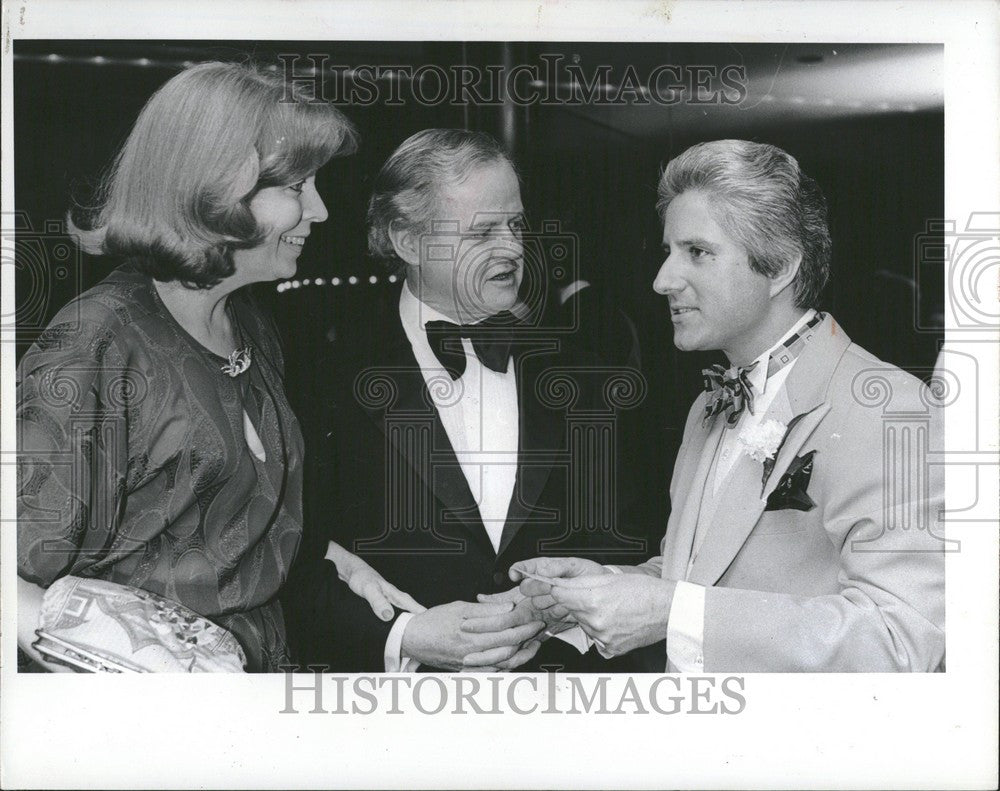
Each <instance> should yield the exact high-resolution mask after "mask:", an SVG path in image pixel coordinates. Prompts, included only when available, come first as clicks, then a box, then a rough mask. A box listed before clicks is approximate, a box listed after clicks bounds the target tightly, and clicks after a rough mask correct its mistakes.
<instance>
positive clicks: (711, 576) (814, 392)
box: [689, 316, 851, 585]
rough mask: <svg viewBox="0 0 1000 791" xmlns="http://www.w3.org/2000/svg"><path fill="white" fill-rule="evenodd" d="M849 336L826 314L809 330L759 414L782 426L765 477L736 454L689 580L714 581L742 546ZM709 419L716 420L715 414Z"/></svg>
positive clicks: (812, 421)
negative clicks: (774, 393)
mask: <svg viewBox="0 0 1000 791" xmlns="http://www.w3.org/2000/svg"><path fill="white" fill-rule="evenodd" d="M850 342H851V341H850V338H848V337H847V334H846V333H845V332H844V331H843V330H842V329H840V327H838V326H837V324H836V322H835V321H834V320H833V318H832V317H831V316H827V317H826V318H825V319H824V320H823V321H822V322H820V324H819V325H818V326H817V327H816V329H815V330H814V336H813V338H812V340H811V341H810V342H809V343H808V344H807V345H806V347H805V348H804V349H803V350H802V353H801V354H800V355H799V358H798V360H796V362H795V366H794V367H793V368H792V371H791V373H790V374H789V375H788V379H787V380H786V381H785V386H784V388H783V389H782V391H780V392H779V393H778V395H777V396H776V397H775V399H774V401H773V402H772V403H771V406H770V408H769V409H768V411H767V413H766V414H765V416H764V419H765V420H777V421H780V422H781V423H784V424H785V425H786V426H788V431H787V433H786V435H785V439H784V443H783V444H782V446H781V448H780V449H779V451H778V454H777V456H776V458H775V465H774V467H773V469H772V470H771V473H770V475H769V477H768V479H767V482H766V484H762V477H763V466H762V464H761V463H760V462H757V461H754V460H753V459H752V458H751V457H750V456H749V455H747V454H745V453H744V454H741V455H740V459H739V460H738V461H737V462H736V463H735V465H734V467H733V470H732V471H731V472H730V474H729V476H728V477H727V479H726V480H725V481H723V483H722V486H721V487H720V490H719V498H720V502H719V504H718V507H717V508H716V510H715V513H714V515H713V517H712V523H711V524H710V525H709V527H708V530H707V531H706V533H705V538H704V540H703V543H702V546H701V549H700V551H699V553H698V557H697V558H696V559H695V562H694V565H693V566H692V568H691V574H690V577H689V578H690V580H691V582H694V583H697V584H700V585H714V584H716V583H717V582H718V581H719V579H720V578H721V577H722V575H723V574H725V572H726V569H727V568H729V565H730V564H731V563H732V561H733V559H734V558H735V557H736V555H737V554H738V553H739V551H740V549H741V548H742V547H743V544H744V543H745V542H746V540H747V538H748V537H749V536H750V533H751V532H752V531H753V529H754V527H755V526H756V524H757V522H758V521H759V520H760V517H761V514H763V512H764V507H765V506H766V504H767V497H768V496H769V495H770V493H771V492H772V491H774V488H775V487H776V486H777V485H778V482H779V481H780V480H781V476H782V475H784V473H785V471H786V470H787V469H788V466H789V465H790V464H791V462H792V460H793V459H794V458H795V457H796V456H797V455H799V451H801V450H802V446H803V445H804V444H805V443H806V441H807V440H808V439H809V437H810V436H811V435H812V433H813V432H814V431H815V430H816V427H817V426H818V425H819V423H820V421H822V419H823V418H824V417H825V416H826V414H827V413H828V412H829V411H830V404H829V403H826V397H827V389H828V388H829V385H830V379H831V377H832V375H833V371H834V369H835V368H836V366H837V363H838V362H839V361H840V358H841V357H842V356H843V354H844V352H845V351H846V349H847V347H848V346H849V345H850ZM715 422H716V423H722V421H721V420H719V419H716V420H715Z"/></svg>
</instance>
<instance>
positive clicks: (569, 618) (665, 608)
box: [510, 558, 676, 657]
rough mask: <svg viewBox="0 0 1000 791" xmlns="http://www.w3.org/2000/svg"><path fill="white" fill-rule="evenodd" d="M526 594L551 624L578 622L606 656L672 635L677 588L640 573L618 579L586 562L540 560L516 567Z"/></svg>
mask: <svg viewBox="0 0 1000 791" xmlns="http://www.w3.org/2000/svg"><path fill="white" fill-rule="evenodd" d="M510 577H511V579H512V580H514V581H515V582H520V583H521V584H520V588H519V591H520V593H521V594H522V595H523V596H525V597H527V598H528V599H530V601H531V607H532V609H533V610H534V611H535V612H538V613H540V614H541V615H542V616H543V617H545V618H546V619H547V620H548V621H550V622H551V621H556V622H562V623H567V622H568V623H575V624H578V625H579V626H580V628H582V629H583V631H584V633H586V635H587V636H588V637H589V638H590V639H591V640H592V641H593V642H594V643H595V644H596V645H597V647H598V649H599V650H600V652H601V654H602V655H603V656H605V657H612V656H620V655H622V654H625V653H627V652H629V651H632V650H634V649H636V648H641V647H642V646H646V645H651V644H653V643H656V642H658V641H660V640H663V639H665V638H666V636H667V622H668V618H669V615H670V605H671V604H672V602H673V596H674V588H675V585H676V583H674V582H673V581H671V580H664V579H661V578H660V577H659V576H653V575H651V574H647V573H644V572H643V571H641V570H639V569H635V568H629V569H628V571H627V572H625V573H620V574H616V573H614V572H613V571H611V570H610V569H608V568H607V567H605V566H601V565H600V564H598V563H595V562H593V561H591V560H584V559H582V558H534V559H532V560H524V561H520V562H518V563H515V564H514V565H513V566H511V569H510Z"/></svg>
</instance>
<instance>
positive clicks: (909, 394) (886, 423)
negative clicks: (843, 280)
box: [644, 315, 946, 672]
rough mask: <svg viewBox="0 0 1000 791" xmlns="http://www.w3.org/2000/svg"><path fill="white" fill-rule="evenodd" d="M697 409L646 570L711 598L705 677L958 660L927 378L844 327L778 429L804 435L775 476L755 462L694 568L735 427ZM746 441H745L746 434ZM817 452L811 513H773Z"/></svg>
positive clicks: (728, 495) (785, 403) (800, 365)
mask: <svg viewBox="0 0 1000 791" xmlns="http://www.w3.org/2000/svg"><path fill="white" fill-rule="evenodd" d="M703 414H704V397H700V398H699V399H698V400H697V401H696V402H695V404H694V405H693V406H692V407H691V411H690V413H689V415H688V419H687V425H686V426H685V429H684V439H683V443H682V445H681V448H680V451H679V452H678V457H677V463H676V465H675V468H674V474H673V479H672V481H671V484H670V496H671V503H672V511H671V514H670V519H669V522H668V525H667V532H666V535H665V536H664V539H663V543H662V545H661V551H662V556H661V557H660V558H656V559H654V560H652V561H650V562H649V563H647V564H645V568H644V571H646V572H647V573H653V574H660V575H661V576H662V577H663V578H665V579H671V580H685V579H686V580H688V581H689V582H692V583H696V584H699V585H703V586H706V587H707V590H706V595H705V631H704V643H703V657H704V663H705V664H704V667H705V671H706V672H727V671H732V672H767V671H770V672H795V671H817V672H821V671H869V672H882V671H895V670H908V671H932V670H935V669H937V668H938V667H939V665H941V664H942V663H943V659H944V650H945V641H944V557H945V555H944V552H945V547H946V541H945V539H944V535H943V530H942V517H941V511H942V509H943V507H944V502H943V500H944V483H943V481H944V474H943V472H944V471H943V467H941V466H935V465H932V464H930V463H929V462H928V450H929V449H930V445H931V443H933V445H934V447H943V437H942V436H941V435H942V433H943V432H942V426H943V420H942V419H941V415H940V408H938V407H937V406H936V405H935V404H934V402H933V399H932V397H931V395H930V393H929V391H928V390H927V388H925V387H924V385H923V383H921V382H920V381H919V380H918V379H915V378H914V377H912V376H910V375H909V374H907V373H905V372H903V371H901V370H900V369H898V368H896V367H895V366H892V365H889V364H888V363H884V362H881V361H880V360H878V359H877V358H875V357H873V356H872V355H870V354H868V353H867V352H866V351H864V350H863V349H862V348H860V347H859V346H857V345H856V344H853V343H852V342H851V340H850V338H848V337H847V335H846V333H845V332H844V331H843V329H842V328H841V327H839V326H838V325H837V323H836V322H835V321H834V320H833V318H832V317H831V316H829V315H828V316H826V318H825V319H824V320H823V322H822V323H821V324H820V325H819V326H818V327H817V328H816V334H815V336H814V337H813V339H812V341H811V342H810V343H809V344H807V345H806V347H805V348H804V349H803V351H802V352H801V354H800V356H799V358H798V360H797V361H796V363H795V366H794V368H793V369H792V371H791V373H790V374H789V377H788V379H787V381H786V382H785V387H784V388H783V389H782V391H781V392H779V394H778V395H777V397H776V398H775V400H774V402H773V403H772V404H771V407H770V408H769V410H768V413H767V415H766V417H765V420H771V419H773V420H778V421H781V422H782V423H784V424H785V425H787V426H789V430H788V432H787V434H786V436H785V441H784V443H783V445H782V446H781V448H780V449H779V451H778V453H777V455H776V458H775V465H774V468H773V471H772V472H771V473H770V475H769V476H768V477H767V480H766V483H765V482H763V480H762V479H763V477H764V469H763V464H762V463H761V462H758V461H755V460H754V459H752V458H751V457H750V456H749V455H747V454H741V456H740V458H739V460H738V461H737V462H736V463H735V464H734V465H733V468H732V470H731V471H730V472H729V474H728V476H727V478H726V479H725V480H724V481H723V482H722V484H721V486H720V488H719V491H718V493H717V495H716V496H717V503H716V507H715V509H714V513H713V514H712V515H711V521H710V522H709V523H708V525H707V526H703V530H705V533H704V537H703V539H702V544H701V546H700V549H699V552H698V554H697V557H696V559H695V562H694V564H693V565H692V566H691V568H690V572H689V571H688V562H689V560H690V558H691V546H692V541H693V539H694V535H695V528H696V526H697V522H698V514H699V510H700V508H701V504H702V493H703V490H704V486H705V484H706V480H707V478H708V474H709V469H710V467H711V464H712V457H713V455H714V451H715V448H716V446H717V445H718V440H719V437H720V435H721V432H722V431H724V430H727V429H725V428H724V421H723V419H722V418H721V417H717V418H715V419H713V420H710V421H709V422H708V424H707V425H703V420H702V416H703ZM733 430H739V429H733ZM809 451H815V455H814V456H813V469H812V476H811V480H810V481H809V484H808V488H807V494H808V496H809V497H810V498H811V499H812V501H813V502H814V503H815V506H814V507H812V508H811V509H810V510H805V511H802V510H791V509H783V510H765V506H766V500H767V499H768V497H769V495H771V493H772V492H773V491H774V490H775V489H776V488H777V487H778V485H779V483H780V482H781V480H782V477H783V476H784V475H785V473H786V471H787V470H788V468H789V465H790V464H791V463H792V462H793V460H794V459H795V458H796V457H801V456H804V455H805V454H807V453H808V452H809Z"/></svg>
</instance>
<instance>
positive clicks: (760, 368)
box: [747, 308, 816, 393]
mask: <svg viewBox="0 0 1000 791" xmlns="http://www.w3.org/2000/svg"><path fill="white" fill-rule="evenodd" d="M815 315H816V311H815V310H813V309H812V308H809V310H807V311H806V312H805V313H803V314H802V316H800V317H799V320H798V321H796V322H795V323H794V324H793V325H792V326H791V327H790V328H789V329H788V332H786V333H785V334H784V335H782V336H781V338H780V340H779V341H778V342H777V343H776V344H774V346H772V347H771V348H770V349H768V350H767V351H766V352H764V353H763V354H762V355H761V356H760V357H758V358H757V359H756V361H755V362H756V363H757V365H756V367H755V368H754V369H753V370H752V371H751V372H750V373H749V374H748V375H747V379H749V380H750V384H752V385H753V388H754V392H756V393H763V392H764V391H765V390H766V389H767V364H768V362H769V361H770V359H771V353H772V352H773V351H774V350H775V349H777V348H778V347H780V346H781V345H782V344H783V343H784V342H785V341H786V340H788V339H789V338H790V337H792V336H793V335H794V334H795V333H796V332H798V331H799V330H800V329H802V328H803V327H804V326H806V324H808V323H809V322H810V321H812V318H813V316H815Z"/></svg>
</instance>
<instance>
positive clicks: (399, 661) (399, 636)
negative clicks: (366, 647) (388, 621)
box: [383, 612, 420, 673]
mask: <svg viewBox="0 0 1000 791" xmlns="http://www.w3.org/2000/svg"><path fill="white" fill-rule="evenodd" d="M412 617H413V613H412V612H401V613H400V614H399V617H398V618H397V619H396V623H394V624H393V625H392V629H390V630H389V637H388V638H386V641H385V654H384V656H383V658H384V659H385V672H386V673H413V672H414V671H416V669H417V668H418V667H420V663H419V662H418V661H416V660H415V659H410V658H409V657H406V656H403V654H402V651H403V632H405V631H406V625H407V624H408V623H409V622H410V619H411V618H412Z"/></svg>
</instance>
